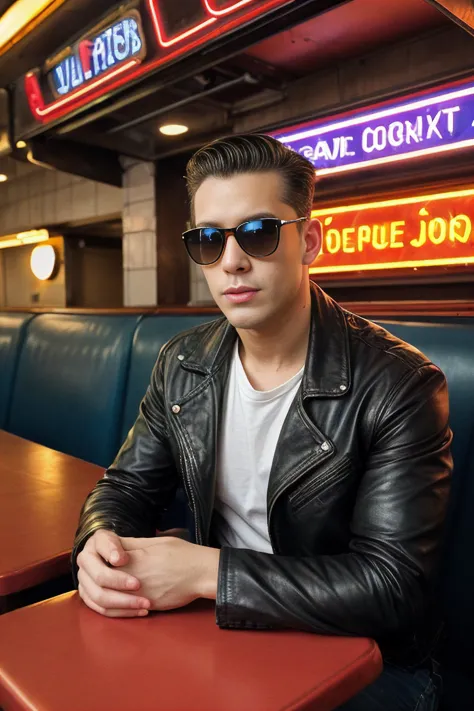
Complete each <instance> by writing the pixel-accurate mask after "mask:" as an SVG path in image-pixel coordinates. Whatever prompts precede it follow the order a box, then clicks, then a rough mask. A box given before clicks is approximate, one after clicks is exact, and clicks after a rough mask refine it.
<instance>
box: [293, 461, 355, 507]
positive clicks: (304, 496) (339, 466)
mask: <svg viewBox="0 0 474 711" xmlns="http://www.w3.org/2000/svg"><path fill="white" fill-rule="evenodd" d="M351 470H352V462H351V460H350V459H349V457H342V458H341V459H340V460H339V461H338V462H336V463H335V464H334V465H333V466H332V467H330V468H329V469H327V470H326V471H325V472H322V473H321V474H315V475H313V476H312V477H310V478H309V479H308V480H306V481H304V482H303V483H302V484H300V485H299V486H298V487H297V488H296V489H295V491H293V493H291V494H290V495H289V499H290V503H291V506H292V508H293V510H294V511H296V510H297V509H301V508H303V507H304V506H306V504H308V503H310V502H311V501H313V500H314V499H319V497H320V494H322V493H323V492H325V491H326V490H328V489H332V487H333V486H335V484H338V483H339V482H340V481H342V479H344V478H345V477H346V476H347V475H348V474H349V473H350V471H351ZM319 501H320V503H324V502H323V501H321V500H320V499H319Z"/></svg>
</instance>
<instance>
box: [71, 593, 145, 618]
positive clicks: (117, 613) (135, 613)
mask: <svg viewBox="0 0 474 711" xmlns="http://www.w3.org/2000/svg"><path fill="white" fill-rule="evenodd" d="M79 595H80V597H81V599H82V601H83V602H84V603H85V604H86V605H87V607H90V609H91V610H94V612H98V613H99V615H103V616H104V617H146V616H147V615H148V610H107V609H106V608H105V607H100V606H99V605H96V604H95V602H94V601H93V600H91V599H90V597H89V596H88V595H87V593H86V592H85V591H84V589H83V588H82V587H81V586H79Z"/></svg>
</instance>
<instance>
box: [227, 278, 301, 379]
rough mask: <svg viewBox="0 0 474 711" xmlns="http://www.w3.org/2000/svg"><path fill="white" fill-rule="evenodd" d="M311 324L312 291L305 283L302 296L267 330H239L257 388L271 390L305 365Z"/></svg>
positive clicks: (248, 370) (245, 363) (247, 367)
mask: <svg viewBox="0 0 474 711" xmlns="http://www.w3.org/2000/svg"><path fill="white" fill-rule="evenodd" d="M310 327H311V291H310V286H309V283H308V284H307V285H305V288H304V289H302V291H301V293H300V294H299V295H298V299H297V300H296V301H295V303H293V304H291V305H290V306H289V308H288V310H287V311H286V312H285V313H279V314H278V319H277V320H275V323H269V324H266V326H265V329H259V330H252V329H239V330H238V334H239V337H240V359H241V361H242V365H243V367H244V370H245V372H246V374H247V377H248V379H249V381H250V383H251V384H252V386H253V387H254V388H255V389H256V390H271V389H273V388H275V387H278V385H281V384H282V383H284V382H286V381H287V380H289V379H290V378H291V377H292V376H293V375H296V373H298V371H299V370H301V368H302V367H303V366H304V364H305V360H306V353H307V351H308V340H309V332H310Z"/></svg>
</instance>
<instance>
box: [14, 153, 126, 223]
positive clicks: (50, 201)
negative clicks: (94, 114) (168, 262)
mask: <svg viewBox="0 0 474 711" xmlns="http://www.w3.org/2000/svg"><path fill="white" fill-rule="evenodd" d="M2 172H5V171H4V169H3V167H2ZM8 174H9V180H8V181H7V182H5V183H0V235H7V234H13V233H16V232H19V231H23V230H29V229H37V228H40V227H52V226H61V225H64V224H69V223H80V222H82V221H84V222H87V221H98V220H102V219H104V218H108V217H111V216H116V215H121V214H122V190H121V188H117V187H114V186H111V185H106V184H105V183H98V182H96V181H93V180H87V179H85V178H81V177H78V176H75V175H71V174H69V173H61V172H60V171H57V170H48V169H46V168H40V167H38V166H35V165H31V164H29V163H20V162H19V161H13V160H12V159H9V162H8Z"/></svg>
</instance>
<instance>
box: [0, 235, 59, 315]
mask: <svg viewBox="0 0 474 711" xmlns="http://www.w3.org/2000/svg"><path fill="white" fill-rule="evenodd" d="M49 243H50V244H52V245H53V246H54V247H55V249H56V251H57V254H58V259H59V263H60V266H59V271H58V273H57V275H56V276H55V278H54V279H48V280H46V281H40V280H39V279H37V278H36V277H35V275H34V274H33V272H32V271H31V268H30V256H31V252H32V251H33V249H34V247H35V246H36V245H24V246H22V247H11V248H8V249H4V250H3V251H2V255H1V256H2V261H3V278H4V295H5V303H4V304H3V305H4V306H7V307H8V306H16V307H18V306H20V307H22V306H24V307H30V306H48V307H55V308H62V307H65V306H66V284H65V281H66V280H65V268H64V240H63V239H62V237H54V238H52V239H51V240H50V242H49ZM0 293H1V292H0Z"/></svg>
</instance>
